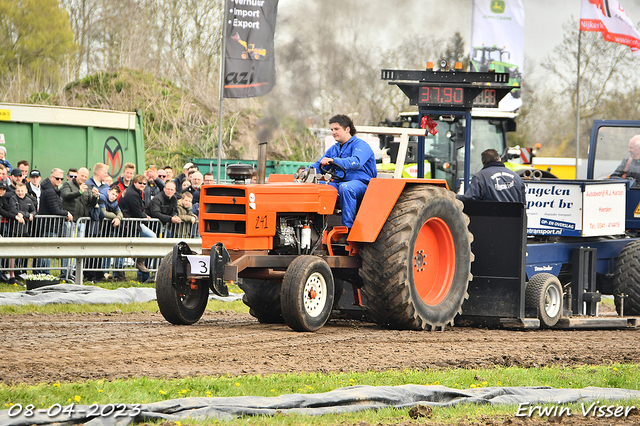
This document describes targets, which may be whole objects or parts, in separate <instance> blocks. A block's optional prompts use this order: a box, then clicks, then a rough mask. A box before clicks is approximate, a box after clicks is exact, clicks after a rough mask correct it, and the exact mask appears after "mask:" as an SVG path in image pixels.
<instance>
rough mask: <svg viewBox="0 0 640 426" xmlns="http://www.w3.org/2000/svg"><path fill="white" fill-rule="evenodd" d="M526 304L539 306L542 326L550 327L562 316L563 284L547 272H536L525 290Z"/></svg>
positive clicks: (532, 306)
mask: <svg viewBox="0 0 640 426" xmlns="http://www.w3.org/2000/svg"><path fill="white" fill-rule="evenodd" d="M524 300H525V302H524V303H525V306H527V307H530V308H538V318H539V319H540V326H541V327H542V328H550V327H553V326H554V325H556V324H557V323H558V320H559V319H560V317H561V316H562V285H561V284H560V280H558V278H557V277H556V276H555V275H553V274H547V273H541V274H535V275H534V276H533V277H531V279H530V280H529V282H528V283H527V287H526V290H525V299H524Z"/></svg>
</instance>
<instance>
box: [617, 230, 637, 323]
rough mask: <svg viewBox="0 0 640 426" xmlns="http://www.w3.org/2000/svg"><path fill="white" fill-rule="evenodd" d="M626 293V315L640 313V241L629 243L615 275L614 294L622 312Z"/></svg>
mask: <svg viewBox="0 0 640 426" xmlns="http://www.w3.org/2000/svg"><path fill="white" fill-rule="evenodd" d="M621 294H624V295H625V297H624V315H640V241H633V242H630V243H629V244H627V245H626V246H625V247H624V248H623V249H622V251H621V252H620V256H618V262H617V263H616V269H615V273H614V275H613V296H614V300H615V303H616V310H617V311H618V314H619V313H620V308H621V306H622V304H621V298H620V295H621Z"/></svg>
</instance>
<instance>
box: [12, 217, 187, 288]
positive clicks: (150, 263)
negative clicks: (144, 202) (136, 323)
mask: <svg viewBox="0 0 640 426" xmlns="http://www.w3.org/2000/svg"><path fill="white" fill-rule="evenodd" d="M0 235H1V236H2V237H8V238H11V237H25V238H29V237H32V238H53V237H62V238H76V237H77V238H110V239H111V238H127V239H130V238H138V237H149V238H199V233H198V222H196V223H193V224H191V223H171V222H170V223H168V224H167V225H166V226H163V225H162V222H160V220H158V219H137V218H124V219H122V220H121V221H120V223H119V224H118V226H113V221H112V220H110V219H103V220H101V221H93V220H91V219H90V218H88V217H83V218H80V219H78V221H77V222H70V221H67V219H66V217H62V216H44V215H43V216H38V215H36V216H34V218H33V221H26V222H25V223H24V224H22V223H19V222H18V221H16V220H3V221H2V222H0ZM34 249H35V248H34ZM77 262H81V264H80V268H79V269H80V270H84V271H87V272H92V273H93V275H94V276H96V275H97V276H101V275H102V274H103V273H104V274H106V273H111V274H112V275H116V273H120V272H121V273H124V272H125V271H136V270H137V269H136V267H135V259H131V258H121V257H118V258H86V259H75V258H42V256H41V255H37V256H35V255H34V259H32V261H31V262H29V259H17V260H16V261H15V262H13V259H11V260H10V259H7V258H6V257H4V258H0V273H2V274H4V273H6V272H8V271H15V273H16V275H19V274H21V273H23V272H26V271H30V272H32V273H50V271H52V270H53V271H56V270H57V271H60V274H61V276H62V277H63V278H65V279H67V280H69V281H71V280H74V276H73V271H74V270H75V269H76V264H77ZM158 265H159V259H158V258H151V259H147V260H146V262H145V266H146V267H147V268H148V269H149V270H150V272H152V273H153V272H156V271H157V269H158ZM79 281H80V280H79Z"/></svg>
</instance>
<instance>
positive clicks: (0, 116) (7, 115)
mask: <svg viewBox="0 0 640 426" xmlns="http://www.w3.org/2000/svg"><path fill="white" fill-rule="evenodd" d="M0 121H11V110H10V109H0Z"/></svg>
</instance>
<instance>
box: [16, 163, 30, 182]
mask: <svg viewBox="0 0 640 426" xmlns="http://www.w3.org/2000/svg"><path fill="white" fill-rule="evenodd" d="M17 167H18V169H20V171H21V172H22V181H23V182H24V183H27V182H29V162H28V161H27V160H20V161H18V164H17Z"/></svg>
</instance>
